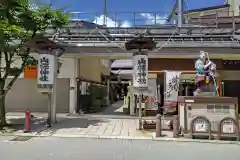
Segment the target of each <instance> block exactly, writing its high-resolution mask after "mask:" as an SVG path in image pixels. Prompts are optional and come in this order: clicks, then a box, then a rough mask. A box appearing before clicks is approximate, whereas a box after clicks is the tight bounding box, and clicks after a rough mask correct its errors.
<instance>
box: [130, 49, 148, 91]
mask: <svg viewBox="0 0 240 160" xmlns="http://www.w3.org/2000/svg"><path fill="white" fill-rule="evenodd" d="M133 87H135V88H142V89H147V88H148V56H147V54H146V53H144V52H137V53H134V55H133Z"/></svg>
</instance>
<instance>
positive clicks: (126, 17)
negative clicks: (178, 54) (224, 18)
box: [42, 0, 224, 25]
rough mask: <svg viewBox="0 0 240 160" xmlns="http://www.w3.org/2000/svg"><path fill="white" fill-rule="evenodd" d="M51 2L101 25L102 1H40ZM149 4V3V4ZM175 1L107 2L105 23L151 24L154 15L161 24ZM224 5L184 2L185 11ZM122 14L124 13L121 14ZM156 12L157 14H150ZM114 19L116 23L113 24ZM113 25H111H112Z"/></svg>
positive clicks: (214, 0)
mask: <svg viewBox="0 0 240 160" xmlns="http://www.w3.org/2000/svg"><path fill="white" fill-rule="evenodd" d="M42 1H52V4H53V7H54V8H59V7H66V8H67V10H68V11H70V12H82V13H81V14H78V15H77V16H75V18H80V19H85V20H87V21H92V22H93V21H94V22H95V23H102V21H103V20H102V18H103V17H102V16H101V14H102V13H103V4H104V3H103V2H104V1H103V0H42ZM149 2H151V3H149ZM174 2H175V0H107V12H108V19H107V23H109V22H110V21H111V23H115V24H114V25H121V24H125V25H132V23H134V22H133V21H134V14H133V12H136V14H135V24H143V23H146V24H151V23H152V22H153V21H154V19H155V18H154V17H155V16H154V15H155V14H156V15H157V22H158V23H162V22H163V19H165V17H166V15H168V14H169V12H170V11H171V8H172V6H173V4H174ZM221 4H224V0H185V7H186V9H187V10H189V9H196V8H202V7H209V6H215V5H221ZM123 12H124V13H123ZM151 12H157V13H151ZM115 19H116V22H115ZM100 21H101V22H100ZM112 25H113V24H112Z"/></svg>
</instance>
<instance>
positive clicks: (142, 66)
mask: <svg viewBox="0 0 240 160" xmlns="http://www.w3.org/2000/svg"><path fill="white" fill-rule="evenodd" d="M136 74H137V82H139V83H146V82H147V80H146V76H147V73H146V60H145V59H144V58H141V59H140V60H138V65H137V73H136Z"/></svg>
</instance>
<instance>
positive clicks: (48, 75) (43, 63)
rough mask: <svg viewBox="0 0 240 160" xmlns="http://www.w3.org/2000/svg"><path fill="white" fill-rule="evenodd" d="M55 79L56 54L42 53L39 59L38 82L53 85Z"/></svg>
mask: <svg viewBox="0 0 240 160" xmlns="http://www.w3.org/2000/svg"><path fill="white" fill-rule="evenodd" d="M53 79H54V55H50V54H40V55H39V60H38V84H39V85H52V84H53Z"/></svg>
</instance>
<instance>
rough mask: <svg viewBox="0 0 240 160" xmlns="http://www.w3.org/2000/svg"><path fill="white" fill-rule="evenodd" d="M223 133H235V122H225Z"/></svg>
mask: <svg viewBox="0 0 240 160" xmlns="http://www.w3.org/2000/svg"><path fill="white" fill-rule="evenodd" d="M222 127H223V128H222V129H223V133H234V125H233V124H224V125H223V126H222Z"/></svg>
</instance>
